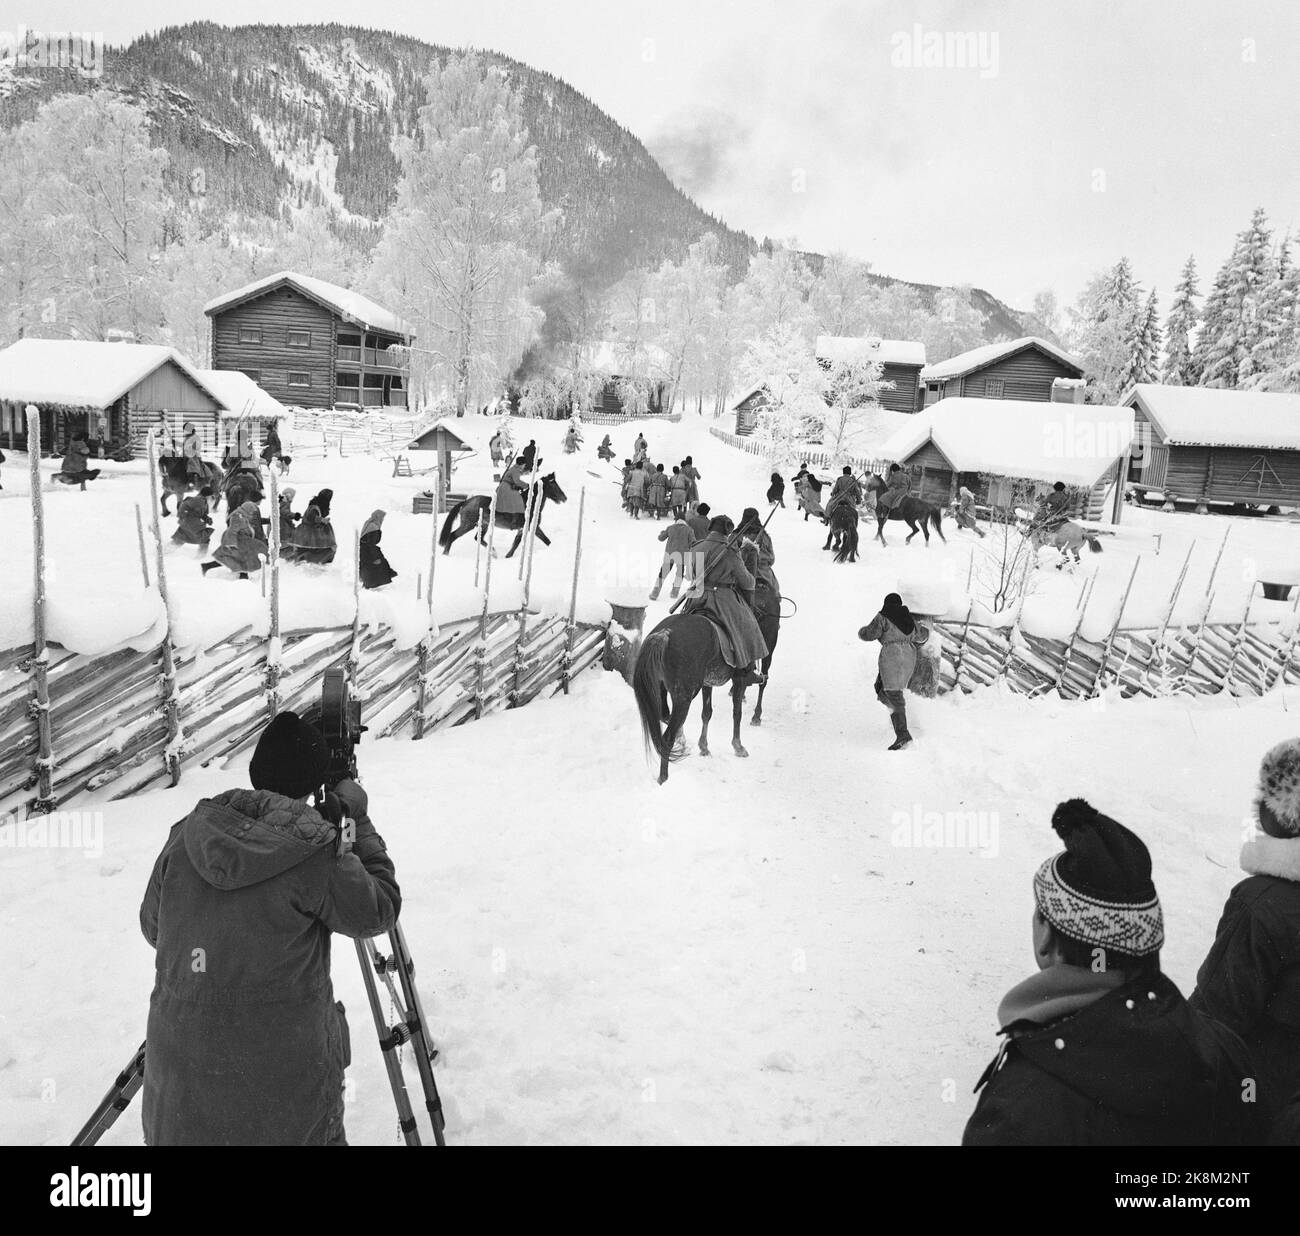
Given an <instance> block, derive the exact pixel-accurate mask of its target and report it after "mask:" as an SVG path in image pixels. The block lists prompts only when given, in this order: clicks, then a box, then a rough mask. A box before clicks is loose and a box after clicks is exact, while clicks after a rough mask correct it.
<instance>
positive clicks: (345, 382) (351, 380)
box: [334, 373, 361, 390]
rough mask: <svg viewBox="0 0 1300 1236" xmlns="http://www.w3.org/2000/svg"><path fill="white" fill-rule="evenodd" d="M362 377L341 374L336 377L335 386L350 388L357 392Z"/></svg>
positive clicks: (352, 374) (355, 374)
mask: <svg viewBox="0 0 1300 1236" xmlns="http://www.w3.org/2000/svg"><path fill="white" fill-rule="evenodd" d="M360 378H361V375H360V374H359V373H339V374H336V375H335V378H334V384H335V385H336V386H350V387H351V388H352V389H353V390H356V388H357V387H358V386H360V385H361V383H360Z"/></svg>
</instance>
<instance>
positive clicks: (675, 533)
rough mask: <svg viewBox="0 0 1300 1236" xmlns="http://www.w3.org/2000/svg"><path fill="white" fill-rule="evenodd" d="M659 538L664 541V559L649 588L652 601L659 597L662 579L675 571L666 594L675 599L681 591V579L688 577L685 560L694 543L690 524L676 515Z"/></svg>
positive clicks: (687, 559)
mask: <svg viewBox="0 0 1300 1236" xmlns="http://www.w3.org/2000/svg"><path fill="white" fill-rule="evenodd" d="M659 540H661V541H662V542H663V543H664V560H663V564H662V565H661V566H660V567H659V578H658V579H656V580H655V584H654V587H653V588H651V589H650V599H651V600H652V601H657V600H658V599H659V591H660V589H661V588H663V586H664V580H666V579H667V578H668V577H669V576H670V575H672V573H673V572H674V571H676V572H677V576H676V578H675V579H674V580H673V586H672V590H671V591H670V592H669V594H668V596H669V598H670V599H672V600H674V601H675V600H676V599H677V594H678V593H679V592H680V591H681V587H682V580H684V579H688V578H689V577H690V573H689V572H688V570H687V562H688V561H689V558H690V554H691V550H692V548H693V547H694V545H695V534H694V533H693V532H691V529H690V525H688V524H687V522H686V521H685V520H684V519H683V518H682V517H681V516H680V515H678V516H676V517H675V518H674V520H673V522H672V523H670V524H669V525H668V527H666V528H665V529H664V530H663V531H662V532H661V533H660V534H659Z"/></svg>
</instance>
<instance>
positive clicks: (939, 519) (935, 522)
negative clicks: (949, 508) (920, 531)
mask: <svg viewBox="0 0 1300 1236" xmlns="http://www.w3.org/2000/svg"><path fill="white" fill-rule="evenodd" d="M930 526H931V527H932V528H933V529H934V530H935V531H936V532H937V533H938V534H939V535H940V536H943V512H942V511H941V510H940V509H939V508H938V507H937V506H936V507H931V508H930Z"/></svg>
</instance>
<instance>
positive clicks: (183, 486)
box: [158, 455, 235, 515]
mask: <svg viewBox="0 0 1300 1236" xmlns="http://www.w3.org/2000/svg"><path fill="white" fill-rule="evenodd" d="M189 462H190V461H189V460H188V459H186V458H185V456H183V455H160V456H159V457H158V477H159V479H160V480H161V482H162V497H161V498H160V499H159V501H160V502H161V503H162V513H163V514H164V515H170V514H171V511H169V510H168V509H167V499H168V497H170V496H171V495H173V494H174V495H175V496H176V497H177V498H178V499H179V498H183V497H184V496H185V495H186V494H188V493H197V492H198V491H199V490H200V489H202V488H203V486H204V485H211V486H212V492H213V494H215V495H218V496H219V495H220V494H221V492H222V488H223V484H224V478H223V477H222V475H221V469H220V468H218V467H217V465H216V464H214V463H208V462H207V460H203V459H201V460H199V465H200V467H201V468H202V469H203V475H202V476H200V477H195V476H191V475H190V469H189ZM230 509H231V510H232V511H233V510H234V509H235V508H234V507H233V506H232V507H231V508H230Z"/></svg>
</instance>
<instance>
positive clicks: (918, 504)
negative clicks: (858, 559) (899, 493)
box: [867, 473, 948, 549]
mask: <svg viewBox="0 0 1300 1236" xmlns="http://www.w3.org/2000/svg"><path fill="white" fill-rule="evenodd" d="M888 488H889V486H888V484H886V482H885V480H884V478H883V477H880V476H877V475H875V474H874V473H873V474H872V475H871V476H869V477H868V478H867V492H868V493H874V494H876V497H877V501H876V540H878V541H879V542H880V543H881V544H882V545H884V544H885V521H886V520H887V519H901V520H902V521H903V522H904V523H905V524H907V526H908V527H909V528H911V530H912V531H911V532H909V533H908V534H907V536H906V538H905V539H904V544H906V545H910V544H911V543H912V538H913V537H914V536H915V535H916V534H917V533H918V532H919V533H921V534H922V535H923V536H924V537H925V546H926V548H927V549H929V547H930V528H932V527H933V528H934V530H935V531H936V532H937V533H938V534H939V540H941V541H942V542H943V543H944V544H945V545H947V544H948V538H947V537H946V536H944V534H943V523H942V520H943V511H942V509H941V508H940V507H937V506H935V505H934V504H933V503H932V502H926V501H925V500H924V499H922V498H913V497H912V496H911V495H910V494H907V495H905V496H904V497H902V498H899V500H898V501H897V502H895V503H894V505H893V506H889V507H885V506H881V505H880V501H879V496H880V495H881V494H882V493H884V492H885V491H886V490H888Z"/></svg>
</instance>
